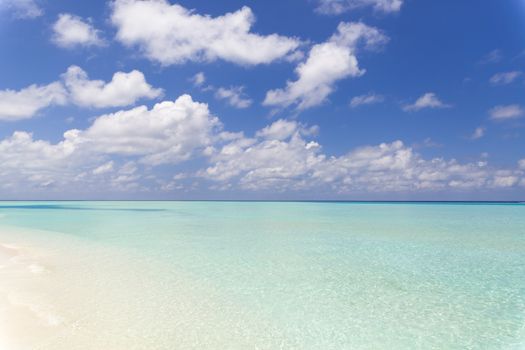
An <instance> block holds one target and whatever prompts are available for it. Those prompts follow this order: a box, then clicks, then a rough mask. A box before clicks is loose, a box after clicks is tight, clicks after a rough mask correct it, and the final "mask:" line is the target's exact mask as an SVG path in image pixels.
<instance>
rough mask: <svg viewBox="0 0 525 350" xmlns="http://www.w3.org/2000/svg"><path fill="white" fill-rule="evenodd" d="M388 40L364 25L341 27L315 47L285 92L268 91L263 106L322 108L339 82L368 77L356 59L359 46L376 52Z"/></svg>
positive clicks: (287, 85) (297, 69)
mask: <svg viewBox="0 0 525 350" xmlns="http://www.w3.org/2000/svg"><path fill="white" fill-rule="evenodd" d="M387 40H388V39H387V37H385V36H384V35H383V34H382V33H381V32H380V31H379V30H377V29H376V28H373V27H369V26H367V25H365V24H363V23H340V24H339V26H338V27H337V32H336V33H335V34H334V35H332V37H331V38H330V39H329V40H328V41H326V42H324V43H322V44H317V45H314V46H313V47H312V49H311V50H310V52H309V54H308V57H307V59H306V61H305V62H303V63H301V64H299V66H297V68H296V69H295V72H296V74H297V76H298V79H297V80H296V81H288V82H287V83H286V87H285V88H284V89H276V90H270V91H268V92H267V93H266V98H265V100H264V102H263V104H264V105H266V106H280V107H288V106H291V105H294V104H295V105H296V107H297V109H298V110H304V109H307V108H310V107H313V106H317V105H320V104H322V103H323V102H324V101H325V100H326V98H327V97H328V95H330V94H331V93H332V92H333V90H334V89H335V83H336V82H337V81H339V80H341V79H344V78H347V77H358V76H360V75H363V74H364V73H365V71H364V70H362V69H360V68H359V65H358V62H357V58H356V56H355V52H356V49H357V46H358V45H359V44H361V43H363V44H364V47H365V48H368V49H375V48H378V47H379V46H380V45H382V44H384V43H385V42H386V41H387Z"/></svg>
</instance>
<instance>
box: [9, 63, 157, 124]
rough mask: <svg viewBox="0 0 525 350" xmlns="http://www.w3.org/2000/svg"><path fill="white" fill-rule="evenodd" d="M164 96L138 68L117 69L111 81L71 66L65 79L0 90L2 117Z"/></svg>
mask: <svg viewBox="0 0 525 350" xmlns="http://www.w3.org/2000/svg"><path fill="white" fill-rule="evenodd" d="M64 85H65V86H64ZM161 95H162V90H161V89H155V88H153V87H152V86H151V85H149V84H148V83H147V82H146V79H145V78H144V74H142V73H141V72H139V71H137V70H133V71H131V72H129V73H124V72H117V73H115V74H114V75H113V79H112V80H111V81H110V82H108V83H105V82H104V81H102V80H89V79H88V76H87V73H86V72H84V71H83V70H82V69H81V68H80V67H77V66H71V67H69V68H68V70H67V72H66V73H65V74H63V75H62V81H56V82H53V83H51V84H48V85H43V86H40V85H31V86H29V87H27V88H24V89H21V90H19V91H15V90H9V89H7V90H0V120H3V121H15V120H20V119H28V118H31V117H33V116H35V115H36V114H37V113H38V112H39V111H40V110H42V109H43V108H46V107H49V106H53V105H65V104H67V103H73V104H75V105H77V106H82V107H97V108H104V107H119V106H127V105H131V104H134V103H135V102H137V100H139V99H141V98H148V99H153V98H157V97H159V96H161Z"/></svg>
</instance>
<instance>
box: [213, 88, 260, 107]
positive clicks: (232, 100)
mask: <svg viewBox="0 0 525 350" xmlns="http://www.w3.org/2000/svg"><path fill="white" fill-rule="evenodd" d="M215 98H217V99H219V100H225V101H227V102H228V104H229V105H230V106H232V107H235V108H239V109H243V108H248V107H250V106H251V105H252V102H253V101H252V100H251V99H250V98H248V97H247V96H246V94H245V93H244V87H243V86H233V87H231V88H224V87H219V88H218V89H217V90H216V91H215Z"/></svg>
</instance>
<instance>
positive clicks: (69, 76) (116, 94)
mask: <svg viewBox="0 0 525 350" xmlns="http://www.w3.org/2000/svg"><path fill="white" fill-rule="evenodd" d="M62 79H63V81H64V84H65V86H66V87H67V89H68V91H69V93H70V98H71V101H72V102H73V103H74V104H76V105H78V106H84V107H97V108H104V107H121V106H128V105H131V104H134V103H135V102H136V101H138V100H139V99H141V98H147V99H154V98H157V97H159V96H161V95H162V93H163V92H162V89H155V88H153V87H152V86H151V85H150V84H148V83H147V82H146V78H145V77H144V74H142V72H140V71H138V70H133V71H131V72H129V73H124V72H117V73H115V74H114V75H113V78H112V79H111V81H110V82H108V83H106V82H104V81H102V80H89V78H88V75H87V73H86V72H85V71H84V70H82V69H81V68H80V67H78V66H71V67H69V68H68V70H67V72H66V73H65V74H63V75H62Z"/></svg>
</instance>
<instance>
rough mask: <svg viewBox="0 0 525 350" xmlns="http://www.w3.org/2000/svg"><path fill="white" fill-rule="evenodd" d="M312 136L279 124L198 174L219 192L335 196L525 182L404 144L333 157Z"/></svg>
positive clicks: (216, 157)
mask: <svg viewBox="0 0 525 350" xmlns="http://www.w3.org/2000/svg"><path fill="white" fill-rule="evenodd" d="M269 130H277V131H281V130H283V131H282V132H269ZM309 135H311V133H308V132H306V133H305V132H304V126H302V125H300V124H297V123H295V122H289V121H284V120H279V121H277V122H275V123H274V124H272V125H270V126H268V127H266V128H264V129H262V130H260V131H259V132H257V133H256V134H255V137H254V138H246V137H239V138H237V139H235V140H232V141H231V142H229V143H227V144H225V145H224V146H223V147H222V148H221V149H219V150H217V152H216V153H214V154H213V155H212V156H211V163H212V165H211V166H210V167H208V168H206V169H204V170H202V171H201V172H200V173H199V174H198V175H199V176H201V177H204V178H207V179H210V180H211V181H215V182H218V183H220V184H221V185H220V186H219V188H232V187H233V188H235V187H240V188H243V189H245V190H253V191H259V190H269V189H271V190H277V191H293V190H302V191H304V190H308V189H322V188H324V189H329V190H330V191H331V192H332V193H353V192H360V191H361V192H362V191H364V192H383V193H388V192H400V191H404V192H418V191H439V190H445V189H448V190H450V189H452V190H454V191H457V190H459V191H467V190H472V189H480V188H504V187H512V186H515V185H516V184H517V183H518V182H517V181H518V180H519V179H520V178H523V171H521V170H518V169H514V170H498V169H492V168H490V167H488V166H487V163H486V162H485V161H483V162H482V161H479V162H472V163H460V162H458V161H456V160H454V159H451V160H446V159H443V158H432V159H425V158H423V157H422V156H421V155H419V154H418V153H416V152H414V150H413V149H412V148H410V147H408V146H406V145H405V144H404V143H403V142H401V141H394V142H392V143H383V144H380V145H376V146H365V147H360V148H357V149H355V150H353V151H350V152H348V153H346V154H344V155H341V156H339V157H334V156H329V155H326V154H323V152H322V148H321V146H320V145H319V144H318V143H317V142H315V141H313V140H308V137H309ZM284 159H286V162H283V160H284Z"/></svg>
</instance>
